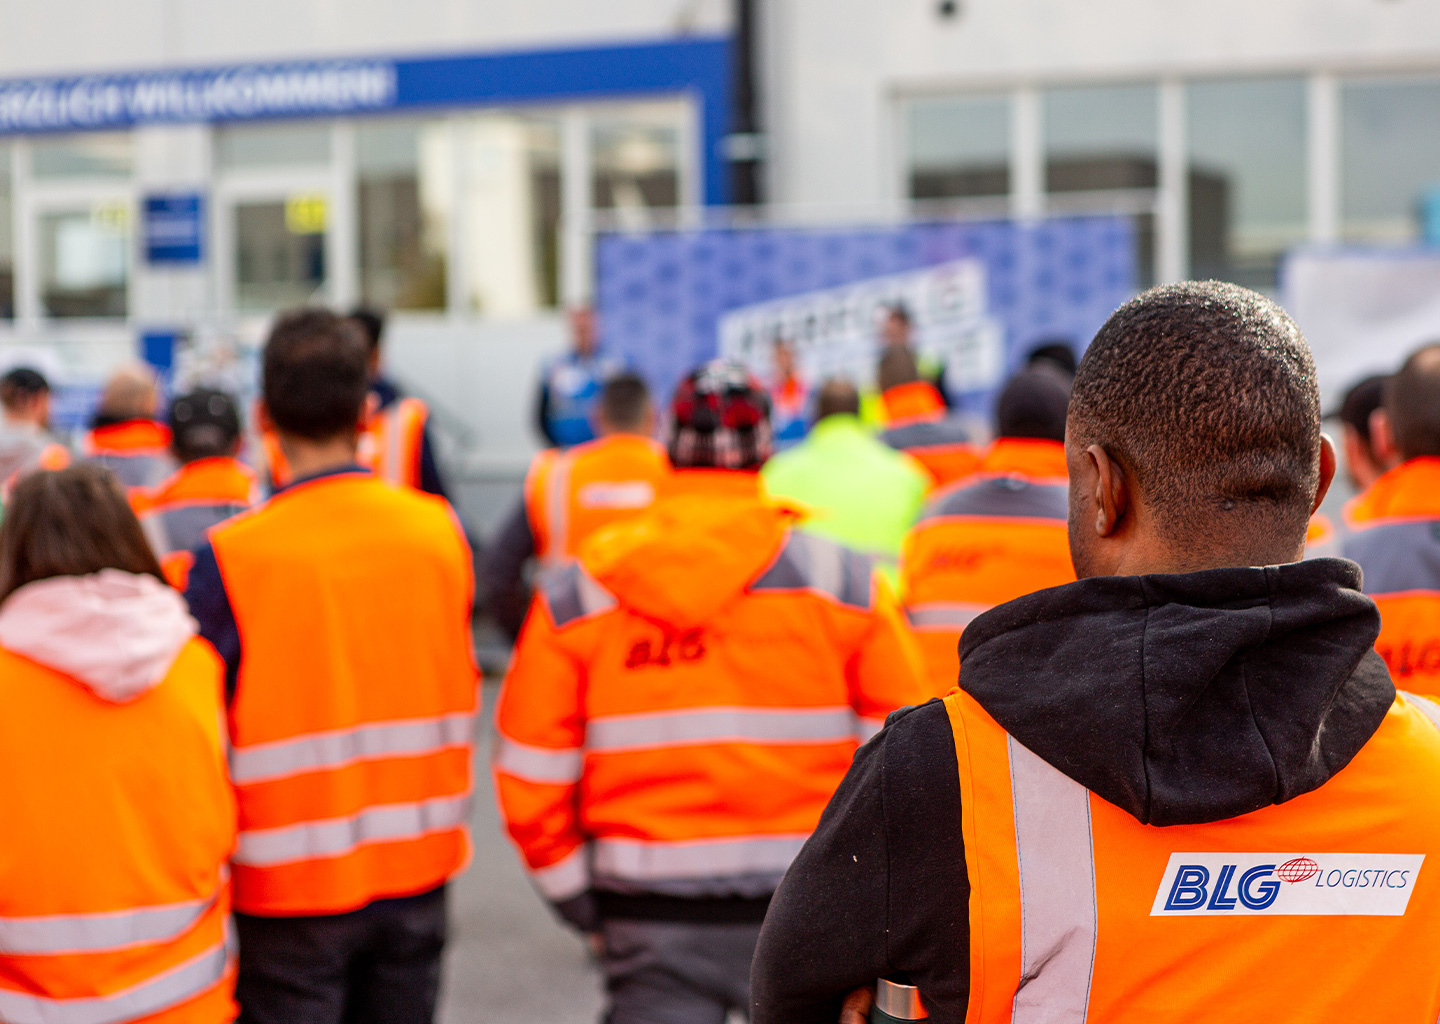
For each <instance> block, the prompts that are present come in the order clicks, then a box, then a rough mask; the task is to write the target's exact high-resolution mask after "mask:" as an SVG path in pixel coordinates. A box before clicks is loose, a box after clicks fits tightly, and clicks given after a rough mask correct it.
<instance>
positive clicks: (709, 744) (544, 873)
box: [494, 470, 933, 902]
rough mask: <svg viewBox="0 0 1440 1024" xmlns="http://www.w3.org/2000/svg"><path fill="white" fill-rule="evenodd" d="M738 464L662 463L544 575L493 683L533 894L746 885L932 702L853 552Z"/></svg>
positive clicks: (725, 892)
mask: <svg viewBox="0 0 1440 1024" xmlns="http://www.w3.org/2000/svg"><path fill="white" fill-rule="evenodd" d="M795 523H796V514H795V513H794V512H793V511H792V510H789V509H787V508H784V507H781V506H777V505H774V504H771V503H767V502H765V501H764V500H762V499H761V498H760V497H759V493H758V482H757V480H756V478H755V477H754V476H753V475H751V474H747V473H735V472H723V471H706V470H688V471H682V472H679V473H676V474H675V475H674V477H672V482H671V484H670V485H669V487H667V489H666V491H665V492H664V493H663V496H662V498H661V499H660V500H659V501H657V503H656V504H655V506H654V507H653V508H651V509H650V510H649V511H648V512H645V513H642V514H641V515H639V516H637V517H635V518H633V519H630V520H628V521H626V522H624V523H618V524H615V525H614V526H611V527H609V528H607V529H606V530H604V531H602V532H600V533H598V534H596V535H595V536H594V537H593V538H592V539H591V541H590V542H589V543H588V544H587V545H586V546H585V548H584V549H583V550H582V552H581V557H580V561H579V562H578V563H570V564H568V565H566V566H563V567H560V568H558V569H556V570H551V571H549V572H548V573H547V574H546V575H545V578H544V579H543V582H542V585H541V587H540V589H539V591H538V593H537V596H536V599H535V603H534V606H533V608H532V610H531V613H530V617H529V619H528V621H527V623H526V626H525V629H524V631H523V632H522V634H521V637H520V642H519V644H518V646H517V648H516V652H515V659H514V662H513V663H512V666H511V669H510V674H509V676H508V677H507V678H506V680H505V685H504V689H503V690H502V692H501V696H500V704H499V708H498V711H497V712H496V716H497V725H498V730H499V737H498V741H497V745H496V753H495V763H494V768H495V775H496V785H497V790H498V795H499V799H500V808H501V812H502V815H503V817H504V819H505V823H506V827H507V828H508V830H509V833H510V836H511V838H512V839H513V840H514V841H515V843H516V845H517V846H518V847H519V849H520V852H521V854H522V856H523V858H524V860H525V864H526V866H527V867H528V868H529V870H530V872H531V875H532V878H533V879H534V881H535V883H536V885H537V887H538V888H539V889H540V890H541V891H542V892H543V893H544V894H545V895H546V896H547V897H549V898H550V899H552V900H554V901H556V902H564V901H566V900H569V899H571V898H573V897H576V896H579V895H581V894H583V893H585V892H586V891H588V890H591V889H600V890H612V891H622V892H631V893H634V892H645V893H659V894H663V895H668V896H692V897H726V896H742V897H755V896H765V895H768V894H769V893H770V892H771V891H773V889H774V886H775V885H776V883H777V882H778V881H779V878H780V876H781V875H782V874H783V873H784V871H785V868H786V867H787V866H788V865H789V863H790V861H791V859H792V858H793V857H794V855H795V853H796V852H797V851H798V850H799V848H800V846H801V844H803V843H804V841H805V839H806V837H807V836H808V835H809V834H810V832H811V831H812V830H813V829H814V827H815V824H816V822H817V821H818V820H819V818H820V812H821V811H822V810H823V809H824V808H825V805H826V803H827V802H828V801H829V799H830V796H831V794H832V793H833V791H834V789H835V787H836V785H837V784H838V783H839V782H840V779H841V778H842V777H843V776H844V774H845V772H846V770H847V769H848V768H849V765H850V759H851V756H852V755H853V754H854V752H855V748H856V746H857V745H858V744H859V743H860V742H863V741H864V740H865V739H866V738H868V737H869V736H870V735H872V734H873V733H874V732H876V731H878V730H879V728H880V727H881V725H882V724H883V721H884V718H885V716H886V715H887V714H888V713H889V712H890V711H892V710H894V709H895V708H898V707H900V706H901V705H905V704H910V703H916V702H919V701H923V700H925V699H927V698H928V697H930V696H932V695H933V692H932V691H931V690H930V689H929V688H927V687H926V685H925V684H924V681H923V671H922V669H921V666H920V662H919V657H918V654H917V652H916V651H915V648H914V646H913V642H912V640H911V638H910V637H909V635H908V633H907V631H906V629H905V626H904V622H903V620H902V618H901V615H900V613H899V609H898V607H897V606H896V604H895V602H894V600H893V598H892V597H891V596H890V594H889V593H888V591H887V590H886V588H885V585H884V583H883V582H881V581H880V580H879V579H878V578H876V577H875V576H874V575H873V572H872V568H871V563H870V561H869V559H867V558H866V557H864V556H862V555H859V554H857V553H855V552H852V551H849V550H848V549H845V548H842V547H840V546H838V545H836V544H834V543H832V542H830V541H827V540H823V539H821V538H818V537H813V536H810V535H808V534H806V533H803V532H800V531H797V530H795V529H793V527H794V525H795Z"/></svg>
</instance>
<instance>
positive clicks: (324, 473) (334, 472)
mask: <svg viewBox="0 0 1440 1024" xmlns="http://www.w3.org/2000/svg"><path fill="white" fill-rule="evenodd" d="M356 473H361V474H365V475H367V476H368V475H369V474H370V471H369V470H368V469H366V468H365V467H364V466H362V465H360V464H359V463H358V462H351V463H349V464H347V465H344V466H336V467H335V468H334V469H322V470H321V471H320V472H318V473H311V474H310V475H309V476H302V477H299V478H297V479H295V480H291V481H290V482H289V483H288V484H286V485H285V486H284V487H277V488H276V489H275V490H274V491H273V492H272V494H284V493H285V492H286V491H288V490H290V488H292V487H299V486H300V485H301V484H308V483H311V482H313V481H315V480H324V479H325V478H326V477H331V476H352V475H354V474H356Z"/></svg>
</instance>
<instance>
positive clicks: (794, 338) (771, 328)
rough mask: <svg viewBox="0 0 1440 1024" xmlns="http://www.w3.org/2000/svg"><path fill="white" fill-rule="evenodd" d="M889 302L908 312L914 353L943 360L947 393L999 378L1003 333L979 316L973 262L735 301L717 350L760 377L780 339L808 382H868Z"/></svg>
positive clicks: (980, 283)
mask: <svg viewBox="0 0 1440 1024" xmlns="http://www.w3.org/2000/svg"><path fill="white" fill-rule="evenodd" d="M896 303H899V304H901V305H903V306H904V307H905V308H906V310H908V311H909V313H910V317H911V340H912V344H913V345H914V347H915V350H916V351H917V352H918V353H919V354H920V356H921V357H922V358H925V357H929V358H931V359H934V360H936V361H938V362H941V363H943V364H944V366H945V386H946V390H948V391H950V392H952V393H960V392H965V391H981V390H984V389H985V388H989V387H992V386H994V385H995V384H996V383H997V382H998V381H999V380H1000V375H1001V373H1002V372H1003V371H1004V332H1003V330H1002V328H1001V326H1000V324H999V323H998V322H997V321H996V320H994V319H992V318H991V317H989V316H987V315H986V313H985V265H984V264H983V263H981V262H980V261H979V260H955V261H953V262H950V263H941V264H938V265H936V266H933V267H926V268H924V269H923V270H914V271H910V272H908V273H904V274H891V275H888V276H886V277H872V278H868V279H866V280H864V281H856V282H855V283H853V284H847V285H842V286H841V287H839V288H827V289H825V290H823V291H815V292H806V293H804V294H802V295H792V296H789V297H788V298H784V299H776V300H774V301H772V302H763V303H759V304H756V305H753V306H742V307H740V308H739V309H735V310H732V311H730V312H729V313H726V314H725V315H724V316H722V317H721V318H720V322H719V335H720V355H721V356H723V357H724V358H727V359H737V360H739V361H740V362H743V363H745V364H746V365H747V366H749V367H750V368H751V369H752V370H753V371H754V372H755V373H757V374H758V375H760V376H761V377H762V378H765V377H768V376H769V374H770V372H771V369H772V353H773V349H774V343H775V341H776V340H777V339H780V338H784V339H785V340H787V341H789V342H791V343H792V344H793V345H794V346H795V354H796V358H797V361H798V363H799V365H800V370H801V372H802V373H803V374H805V375H806V376H807V377H808V378H809V379H810V380H813V381H821V380H824V379H826V378H827V377H848V378H850V379H851V380H853V381H855V382H856V383H857V384H859V385H861V386H868V385H870V384H872V383H873V382H874V379H875V360H876V356H877V355H878V353H879V349H880V328H881V325H882V323H883V321H884V318H885V315H886V312H887V311H888V310H889V309H890V308H891V307H892V306H894V305H895V304H896Z"/></svg>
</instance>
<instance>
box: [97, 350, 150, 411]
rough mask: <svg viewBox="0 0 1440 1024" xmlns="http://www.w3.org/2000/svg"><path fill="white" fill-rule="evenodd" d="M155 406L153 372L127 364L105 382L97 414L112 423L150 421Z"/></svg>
mask: <svg viewBox="0 0 1440 1024" xmlns="http://www.w3.org/2000/svg"><path fill="white" fill-rule="evenodd" d="M157 404H158V393H157V390H156V384H155V374H154V372H153V371H152V370H151V369H150V368H149V367H148V366H145V365H144V364H143V363H127V364H125V365H124V366H122V367H120V369H118V370H116V371H115V372H114V373H112V374H111V375H110V377H109V379H108V380H106V381H105V387H104V388H103V389H102V390H101V392H100V407H99V410H98V413H99V415H100V416H103V417H105V418H107V419H109V420H112V421H120V420H140V419H151V418H153V417H154V416H155V411H156V406H157Z"/></svg>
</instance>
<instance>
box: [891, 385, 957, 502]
mask: <svg viewBox="0 0 1440 1024" xmlns="http://www.w3.org/2000/svg"><path fill="white" fill-rule="evenodd" d="M880 399H881V402H882V403H883V404H884V407H885V431H884V432H883V433H882V434H881V435H880V439H881V440H882V441H884V442H885V443H886V444H888V445H890V447H892V448H898V449H899V450H900V451H903V452H905V453H907V454H909V455H911V456H913V457H914V458H915V459H917V460H918V461H919V462H920V464H921V465H922V466H924V467H925V469H926V471H927V472H928V473H929V474H930V475H931V477H933V478H934V480H935V486H937V487H943V486H945V485H946V484H949V483H953V482H954V481H956V480H960V479H962V478H963V477H966V476H969V475H970V474H971V473H973V472H975V470H976V468H977V466H978V465H979V462H980V453H979V452H978V451H977V450H976V448H975V446H974V445H973V444H971V443H970V440H969V435H968V433H967V432H966V431H965V430H964V428H963V427H962V426H960V424H958V423H955V422H954V421H953V420H950V419H948V418H947V413H946V409H945V400H944V399H943V398H941V397H940V392H939V391H938V390H936V388H935V385H933V384H930V383H927V382H926V381H921V380H917V381H914V382H912V383H910V384H901V385H899V386H897V387H893V388H891V389H890V390H889V391H886V392H885V393H884V394H883V395H881V396H880Z"/></svg>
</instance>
